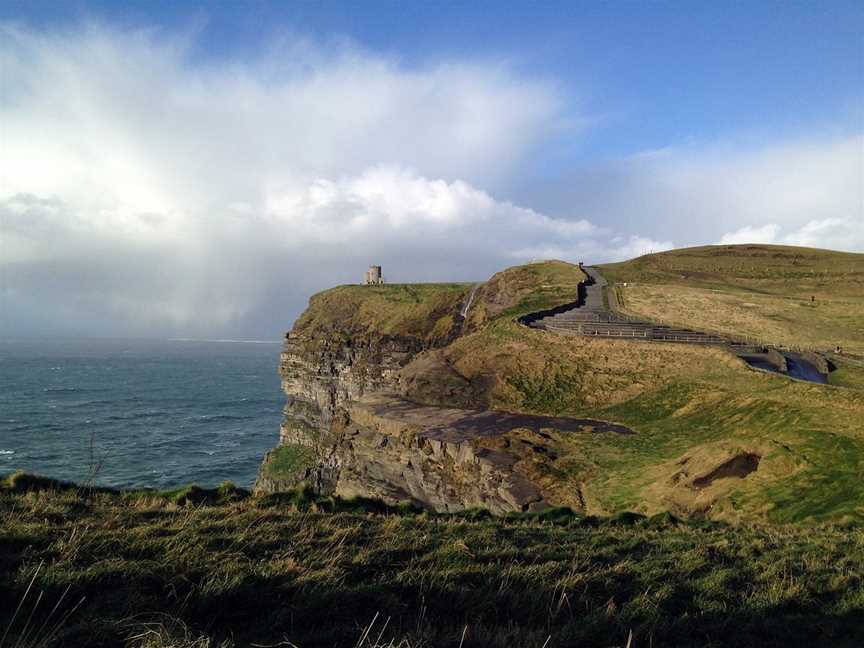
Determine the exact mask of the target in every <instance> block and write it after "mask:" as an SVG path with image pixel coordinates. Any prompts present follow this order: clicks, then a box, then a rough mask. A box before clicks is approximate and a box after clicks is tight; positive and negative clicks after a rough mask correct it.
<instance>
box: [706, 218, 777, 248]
mask: <svg viewBox="0 0 864 648" xmlns="http://www.w3.org/2000/svg"><path fill="white" fill-rule="evenodd" d="M779 231H780V226H779V225H776V224H774V223H768V224H767V225H763V226H762V227H751V226H750V225H745V226H744V227H742V228H741V229H739V230H736V231H734V232H729V233H728V234H724V235H723V236H722V238H721V239H720V245H739V244H742V243H774V242H776V241H777V233H778V232H779Z"/></svg>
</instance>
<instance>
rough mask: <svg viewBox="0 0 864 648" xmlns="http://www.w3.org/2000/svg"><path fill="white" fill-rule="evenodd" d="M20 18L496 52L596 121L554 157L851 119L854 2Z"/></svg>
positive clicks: (861, 87) (231, 44)
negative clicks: (559, 90) (561, 93)
mask: <svg viewBox="0 0 864 648" xmlns="http://www.w3.org/2000/svg"><path fill="white" fill-rule="evenodd" d="M0 16H2V17H3V18H5V19H13V20H23V21H26V22H28V23H30V24H32V25H35V26H62V25H66V24H70V23H75V22H78V21H80V20H88V19H91V20H92V19H99V18H101V19H106V20H110V21H112V22H115V23H118V24H122V25H126V26H143V25H146V26H150V27H157V28H159V29H162V30H166V31H173V30H195V31H198V32H199V41H198V42H197V44H196V54H197V56H198V57H200V59H202V60H204V61H214V62H218V61H226V60H231V59H233V58H237V57H239V58H243V57H244V56H248V55H249V54H250V53H252V52H256V51H257V50H258V48H259V47H260V44H261V43H262V41H267V40H269V39H271V38H275V37H279V36H280V35H283V34H286V33H288V34H291V33H294V34H298V35H307V36H312V37H315V38H317V39H320V40H321V41H324V42H326V41H328V40H331V39H333V40H336V39H341V38H348V39H352V40H353V41H355V42H356V43H358V44H359V45H362V46H364V47H367V48H369V49H371V50H374V51H378V52H381V53H384V54H387V55H391V56H393V57H396V58H398V59H399V60H400V61H402V62H404V63H405V64H406V65H409V66H410V65H416V64H422V63H425V62H428V61H430V60H432V61H435V60H449V59H462V58H480V59H482V58H489V59H492V60H501V59H503V60H507V61H509V62H510V63H511V64H512V65H513V66H514V67H515V68H516V69H518V70H520V71H523V72H524V73H525V74H527V75H537V76H540V77H544V78H548V79H552V80H554V81H555V82H556V83H559V84H560V85H561V86H562V87H563V89H564V91H565V92H566V93H567V94H568V96H569V97H570V98H571V99H572V100H573V101H574V102H580V103H581V104H583V105H584V106H585V108H586V109H587V111H588V112H589V114H592V115H593V116H594V117H596V119H597V120H599V122H600V124H601V125H602V127H601V128H598V129H597V130H596V131H594V132H592V134H591V135H590V137H587V138H585V139H583V140H580V141H579V142H577V143H572V142H571V143H562V144H561V148H562V157H565V158H569V157H573V158H576V159H581V158H585V157H588V158H591V157H598V156H599V157H603V156H609V155H615V154H620V153H625V152H629V151H639V150H643V149H654V148H663V147H665V146H668V145H669V144H670V143H676V142H687V141H691V140H701V139H710V138H715V137H721V136H726V135H729V134H734V135H735V136H741V135H742V134H743V136H745V137H753V138H759V137H766V136H768V135H774V134H784V133H788V132H796V131H799V130H801V129H805V128H814V127H815V128H822V129H833V128H842V127H844V126H846V127H849V126H850V125H851V126H852V127H857V126H860V124H855V123H854V118H855V114H854V113H855V111H856V110H857V111H859V112H858V116H859V118H860V110H861V108H860V106H861V102H862V100H864V37H862V33H864V5H862V3H860V2H819V3H816V2H719V3H703V2H623V1H622V2H602V3H601V2H573V1H570V2H488V1H486V2H484V1H479V2H375V1H369V2H362V3H359V2H310V1H299V2H263V1H260V2H256V1H246V2H215V3H184V2H175V1H168V2H165V1H158V0H156V1H146V0H145V1H140V0H138V1H131V2H129V1H123V2H86V3H84V2H57V1H56V0H53V1H52V0H49V1H36V2H34V1H32V0H31V1H28V2H15V1H14V0H13V1H11V2H7V3H4V4H3V5H0Z"/></svg>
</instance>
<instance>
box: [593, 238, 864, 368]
mask: <svg viewBox="0 0 864 648" xmlns="http://www.w3.org/2000/svg"><path fill="white" fill-rule="evenodd" d="M601 269H602V271H603V274H604V276H605V277H606V278H607V279H608V280H609V281H610V283H616V284H618V287H617V293H618V295H619V296H620V298H621V302H622V306H623V308H624V309H625V310H626V311H627V312H629V313H632V314H637V315H642V316H645V317H647V318H650V319H653V320H657V321H664V322H671V323H675V324H679V325H685V326H688V327H692V328H700V329H705V330H717V331H721V332H724V333H728V334H732V335H739V336H744V335H746V336H752V337H755V338H758V339H760V340H765V341H768V342H771V343H778V344H785V345H790V346H795V345H797V346H803V347H808V348H814V349H819V350H828V349H834V348H835V347H837V346H840V347H841V348H842V349H844V350H847V351H849V352H852V353H856V354H864V254H853V253H848V252H833V251H830V250H816V249H810V248H797V247H785V246H776V245H735V246H730V245H723V246H708V247H698V248H687V249H683V250H672V251H671V252H662V253H660V254H650V255H646V256H642V257H639V258H638V259H633V260H632V261H626V262H623V263H613V264H608V265H604V266H602V267H601ZM625 283H626V284H627V286H626V288H625V287H624V285H623V284H625Z"/></svg>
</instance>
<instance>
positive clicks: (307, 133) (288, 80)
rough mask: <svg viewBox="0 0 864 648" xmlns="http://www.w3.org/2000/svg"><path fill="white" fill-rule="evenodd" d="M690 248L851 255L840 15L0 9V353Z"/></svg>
mask: <svg viewBox="0 0 864 648" xmlns="http://www.w3.org/2000/svg"><path fill="white" fill-rule="evenodd" d="M717 243H778V244H790V245H805V246H811V247H826V248H831V249H838V250H848V251H854V252H864V5H862V4H861V3H853V2H849V3H845V2H822V3H810V2H782V3H773V2H747V3H745V2H720V3H693V2H648V1H647V0H646V1H644V2H625V1H623V0H622V1H619V2H573V1H570V2H561V3H558V2H504V1H500V2H488V1H485V0H480V1H477V2H471V3H467V2H431V1H430V2H422V3H421V2H376V1H369V2H363V3H355V2H310V1H297V2H264V1H247V2H231V1H224V0H223V1H220V2H213V3H191V2H190V3H177V2H159V1H147V2H140V1H126V2H116V3H114V2H88V3H85V2H74V1H70V2H65V3H64V2H59V1H58V0H53V1H50V2H42V1H39V0H30V1H26V2H24V1H20V0H7V1H6V2H4V3H2V4H0V336H7V337H8V336H34V335H35V336H40V335H52V336H56V335H62V336H72V337H74V336H85V337H105V336H109V337H203V338H214V337H216V338H228V337H230V338H246V339H275V338H277V337H279V336H280V335H281V333H282V332H283V331H284V330H286V329H287V328H289V327H290V325H291V323H292V322H293V320H294V319H295V318H296V317H297V316H298V315H299V314H300V312H301V311H302V310H303V308H304V307H305V304H306V302H307V300H308V298H309V296H310V295H311V294H312V293H314V292H316V291H318V290H321V289H324V288H327V287H330V286H333V285H336V284H340V283H353V282H359V281H360V279H361V278H362V275H363V272H364V270H365V268H366V267H367V266H368V265H369V264H372V263H376V264H380V265H382V266H383V267H384V274H385V276H386V277H387V278H388V280H390V281H392V282H408V281H481V280H484V279H486V278H488V277H489V276H490V275H491V274H493V273H494V272H496V271H498V270H500V269H503V268H505V267H508V266H511V265H515V264H518V263H523V262H525V261H528V260H531V259H537V258H561V259H565V260H569V261H585V262H587V263H599V262H604V261H613V260H621V259H626V258H631V257H634V256H638V255H640V254H644V253H647V252H651V251H660V250H664V249H670V248H673V247H684V246H690V245H702V244H717Z"/></svg>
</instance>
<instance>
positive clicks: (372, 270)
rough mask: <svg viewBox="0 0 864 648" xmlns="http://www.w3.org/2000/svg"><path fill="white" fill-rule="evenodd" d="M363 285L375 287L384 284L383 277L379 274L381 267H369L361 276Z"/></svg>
mask: <svg viewBox="0 0 864 648" xmlns="http://www.w3.org/2000/svg"><path fill="white" fill-rule="evenodd" d="M363 283H364V284H365V285H367V286H375V285H379V284H383V283H384V275H382V274H381V266H379V265H371V266H369V269H368V270H367V271H366V274H365V275H364V276H363Z"/></svg>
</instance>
